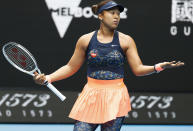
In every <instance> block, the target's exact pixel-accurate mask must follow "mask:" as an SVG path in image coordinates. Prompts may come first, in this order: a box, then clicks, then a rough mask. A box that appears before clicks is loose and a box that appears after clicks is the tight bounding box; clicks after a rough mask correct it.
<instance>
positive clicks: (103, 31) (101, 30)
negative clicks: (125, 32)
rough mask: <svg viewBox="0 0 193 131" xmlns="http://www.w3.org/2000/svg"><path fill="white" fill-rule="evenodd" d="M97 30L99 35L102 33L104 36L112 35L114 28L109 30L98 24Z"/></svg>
mask: <svg viewBox="0 0 193 131" xmlns="http://www.w3.org/2000/svg"><path fill="white" fill-rule="evenodd" d="M98 32H99V34H100V35H103V36H104V37H112V36H113V35H114V29H113V30H111V29H109V28H107V27H105V26H103V25H101V26H100V28H99V31H98Z"/></svg>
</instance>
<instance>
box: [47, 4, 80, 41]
mask: <svg viewBox="0 0 193 131" xmlns="http://www.w3.org/2000/svg"><path fill="white" fill-rule="evenodd" d="M45 1H46V4H47V6H48V9H49V11H50V12H51V16H52V18H53V20H54V23H55V25H56V28H57V29H58V32H59V35H60V37H61V38H63V37H64V35H65V33H66V31H67V29H68V27H69V25H70V23H71V21H72V18H73V13H74V11H75V10H76V8H77V7H78V6H79V4H80V2H81V0H45Z"/></svg>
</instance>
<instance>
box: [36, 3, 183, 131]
mask: <svg viewBox="0 0 193 131" xmlns="http://www.w3.org/2000/svg"><path fill="white" fill-rule="evenodd" d="M92 10H93V13H94V14H96V15H98V18H99V20H100V29H99V30H97V31H93V32H91V33H88V34H85V35H83V36H81V37H80V38H79V40H78V42H77V44H76V48H75V51H74V54H73V56H72V57H71V59H70V61H69V62H68V63H67V64H66V65H65V66H63V67H61V68H60V69H58V70H57V71H55V72H54V73H52V74H50V75H46V76H45V75H44V74H37V73H36V75H35V77H34V80H35V82H36V83H38V84H43V83H44V81H45V80H47V81H49V82H54V81H58V80H62V79H65V78H67V77H70V76H71V75H73V74H74V73H75V72H77V71H78V69H79V68H80V67H81V65H82V64H83V62H84V61H85V59H86V60H87V66H88V68H87V80H88V81H87V83H86V84H85V86H84V88H83V90H82V92H81V94H80V96H79V97H78V99H77V101H76V102H75V104H74V106H73V108H72V110H71V112H70V115H69V117H70V118H72V119H75V120H76V123H75V125H74V131H80V130H81V131H83V130H84V131H94V130H95V129H96V128H97V126H98V124H100V125H101V129H102V130H110V131H119V130H120V128H121V125H122V123H123V120H124V116H125V115H127V114H128V112H129V111H130V110H131V105H130V101H129V94H128V91H127V88H126V86H125V84H124V83H123V77H124V76H123V74H124V68H123V65H124V61H125V58H126V59H127V61H128V63H129V65H130V67H131V69H132V72H133V73H134V74H135V75H136V76H144V75H149V74H152V73H158V72H160V71H163V70H164V69H169V68H174V67H179V66H182V65H184V63H183V62H180V61H179V62H175V61H172V62H162V63H158V64H155V65H154V66H147V65H143V64H142V62H141V60H140V57H139V55H138V53H137V49H136V45H135V42H134V40H133V39H132V38H131V37H130V36H128V35H126V34H123V33H121V32H118V31H116V28H117V26H118V24H119V21H120V12H122V11H123V10H124V8H123V6H121V5H119V4H117V3H115V2H114V1H111V0H104V1H102V2H100V3H99V4H97V5H93V6H92Z"/></svg>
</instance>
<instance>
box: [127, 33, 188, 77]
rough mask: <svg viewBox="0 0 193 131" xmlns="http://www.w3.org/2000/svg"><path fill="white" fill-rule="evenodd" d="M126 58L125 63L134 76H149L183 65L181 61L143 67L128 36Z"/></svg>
mask: <svg viewBox="0 0 193 131" xmlns="http://www.w3.org/2000/svg"><path fill="white" fill-rule="evenodd" d="M126 57H127V61H128V63H129V65H130V67H131V70H132V72H133V73H134V74H135V75H136V76H144V75H149V74H152V73H156V72H159V71H162V70H164V69H168V68H174V67H180V66H183V65H184V63H183V62H181V61H178V62H176V61H172V62H161V63H158V64H155V65H153V66H149V65H143V63H142V61H141V59H140V57H139V55H138V52H137V47H136V44H135V41H134V40H133V39H132V38H131V37H130V36H128V38H127V49H126Z"/></svg>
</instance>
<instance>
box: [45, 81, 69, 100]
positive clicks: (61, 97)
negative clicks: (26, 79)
mask: <svg viewBox="0 0 193 131" xmlns="http://www.w3.org/2000/svg"><path fill="white" fill-rule="evenodd" d="M46 86H47V87H48V88H49V89H50V90H51V91H52V92H53V93H55V94H56V95H57V96H58V97H59V98H60V99H61V100H62V101H64V100H65V99H66V97H65V96H64V95H63V94H62V93H60V92H59V91H58V90H57V89H56V88H55V87H54V86H53V85H52V84H50V83H48V84H47V85H46Z"/></svg>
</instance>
